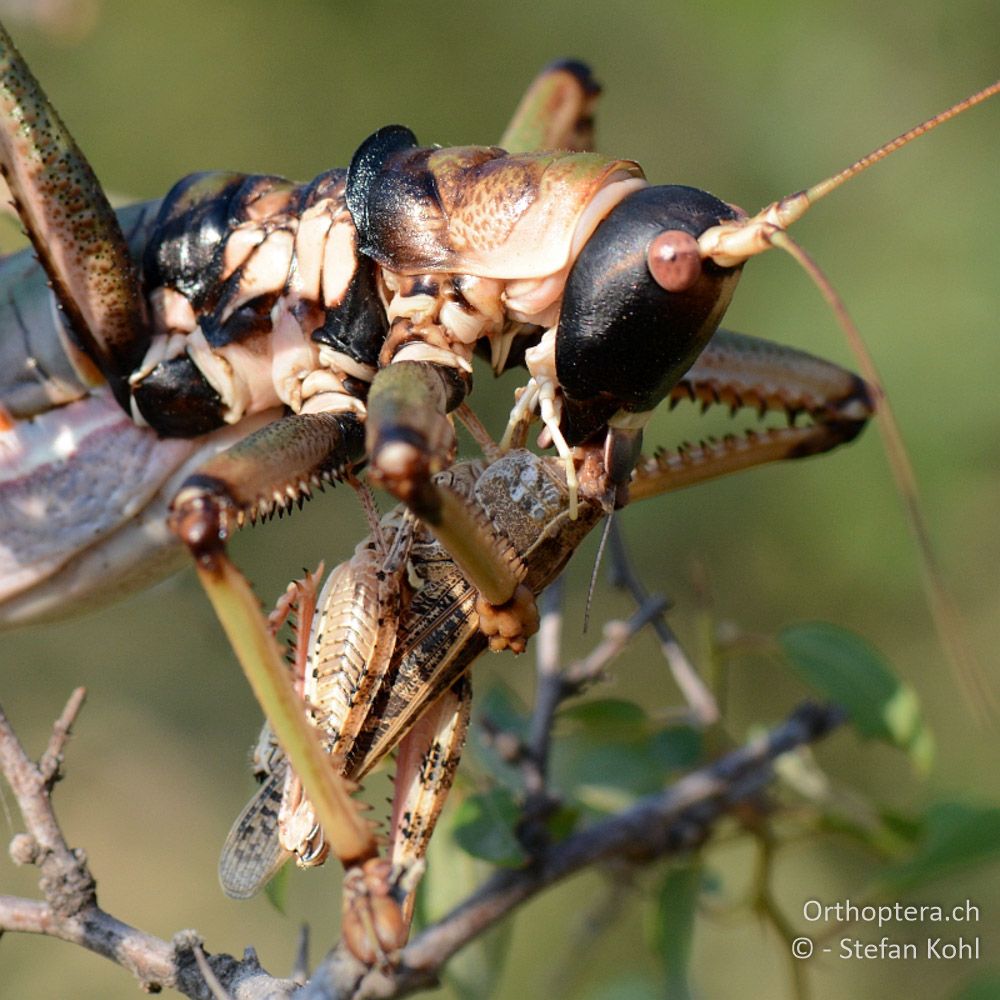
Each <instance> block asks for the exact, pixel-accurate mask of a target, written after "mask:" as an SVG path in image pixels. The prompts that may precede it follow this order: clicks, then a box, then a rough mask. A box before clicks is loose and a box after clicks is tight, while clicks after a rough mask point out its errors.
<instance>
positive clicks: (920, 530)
mask: <svg viewBox="0 0 1000 1000" xmlns="http://www.w3.org/2000/svg"><path fill="white" fill-rule="evenodd" d="M997 93H1000V80H998V81H996V82H995V83H992V84H990V85H989V86H988V87H984V88H983V89H982V90H980V91H977V92H976V93H975V94H972V95H971V96H970V97H967V98H965V100H962V101H959V102H958V103H957V104H953V105H952V106H951V107H950V108H948V109H947V110H946V111H942V112H941V113H940V114H937V115H934V116H933V117H932V118H928V119H927V120H926V121H924V122H921V123H920V124H919V125H915V126H914V127H913V128H911V129H908V130H907V131H906V132H903V133H902V134H901V135H899V136H897V137H896V138H895V139H892V140H890V141H889V142H887V143H885V144H884V145H882V146H879V147H878V148H877V149H875V150H873V151H872V152H870V153H868V154H867V155H866V156H862V157H861V159H859V160H856V161H855V162H854V163H852V164H851V165H850V166H849V167H846V168H845V169H844V170H841V171H840V172H839V173H836V174H833V175H832V176H831V177H827V178H826V179H824V180H822V181H820V182H819V183H817V184H814V185H812V187H809V188H806V189H805V190H804V191H799V192H797V193H796V194H792V195H788V196H787V197H785V198H782V199H781V200H780V201H776V202H773V203H772V204H770V205H768V206H767V207H766V208H764V209H762V210H761V211H760V212H758V213H757V214H756V215H755V216H752V217H751V218H749V219H744V220H742V221H735V222H729V223H724V224H722V225H719V226H714V227H712V228H711V229H709V230H706V232H705V233H703V234H702V236H701V238H700V239H699V241H698V244H699V248H700V250H701V253H702V256H703V257H710V258H711V259H712V260H714V261H715V262H716V263H717V264H720V265H722V266H725V267H732V266H735V265H736V264H740V263H743V262H744V261H746V260H748V259H749V258H750V257H753V256H756V255H757V254H760V253H763V252H764V251H765V250H768V249H770V248H771V247H777V248H779V249H781V250H784V251H785V252H786V253H788V254H790V255H791V256H792V257H793V258H794V259H795V260H796V261H797V262H798V263H799V264H800V265H801V267H802V268H803V269H804V270H805V271H806V273H807V274H808V275H809V276H810V278H812V280H813V282H814V283H815V284H816V286H817V287H818V288H819V290H820V293H821V294H822V295H823V297H824V299H826V301H827V303H828V304H829V305H830V307H831V309H832V310H833V312H834V315H835V316H836V317H837V322H838V323H839V324H840V327H841V329H842V330H843V331H844V334H845V336H846V338H847V342H848V345H849V347H850V349H851V352H852V354H853V355H854V358H855V360H856V362H857V364H858V366H859V368H860V369H861V374H862V375H863V376H864V378H865V379H866V380H867V381H868V382H869V384H870V385H871V388H872V392H873V394H874V397H875V402H876V409H877V410H878V411H879V420H878V421H877V424H878V427H879V431H880V433H881V435H882V442H883V447H884V449H885V452H886V456H887V459H888V462H889V467H890V470H891V472H892V476H893V480H894V481H895V484H896V490H897V492H898V493H899V496H900V499H901V501H902V504H903V507H904V510H905V514H906V521H907V524H908V526H909V528H910V532H911V534H912V535H913V537H914V540H915V542H916V545H917V550H918V552H919V555H920V566H921V576H922V578H923V583H924V589H925V593H926V595H927V602H928V605H929V606H930V610H931V616H932V617H933V619H934V625H935V628H936V630H937V633H938V636H939V638H940V642H941V645H942V647H943V649H944V653H945V656H946V658H947V660H948V663H949V666H950V667H951V670H952V672H953V674H954V675H955V679H956V682H957V684H958V686H959V688H960V689H961V690H962V693H963V696H964V697H965V699H966V702H967V703H968V704H969V705H970V707H971V708H972V711H973V714H974V715H975V716H976V717H977V718H978V719H979V720H980V721H981V722H985V721H988V720H989V719H990V718H995V717H997V715H1000V699H998V696H997V693H996V691H995V690H994V689H993V686H992V684H991V682H990V679H989V677H988V676H987V674H986V672H985V671H984V670H983V667H982V665H981V664H980V663H979V661H978V660H977V659H976V658H975V657H974V656H973V655H972V652H971V650H969V648H968V647H967V645H966V643H965V641H964V639H963V629H962V624H961V616H960V615H959V613H958V608H957V607H956V605H955V602H954V601H953V599H952V597H951V595H950V593H949V592H948V590H947V588H946V586H945V584H944V578H943V575H942V573H941V571H940V569H939V564H938V560H937V557H936V555H935V553H934V548H933V545H932V544H931V539H930V533H929V531H928V530H927V525H926V522H925V520H924V517H923V514H922V508H921V505H920V498H919V492H918V489H917V481H916V476H915V475H914V472H913V464H912V462H911V461H910V457H909V454H908V453H907V451H906V446H905V445H904V443H903V438H902V435H901V433H900V430H899V424H898V422H897V421H896V418H895V415H894V414H893V411H892V408H891V406H890V405H889V401H888V398H887V397H886V394H885V391H884V389H883V388H882V381H881V379H880V378H879V374H878V370H877V369H876V367H875V362H874V361H873V359H872V356H871V353H870V352H869V350H868V348H867V346H866V344H865V342H864V340H863V338H862V336H861V333H860V331H859V330H858V328H857V326H856V325H855V324H854V321H853V320H852V319H851V317H850V315H849V314H848V312H847V308H846V306H845V305H844V303H843V300H842V299H841V298H840V296H839V295H838V294H837V292H836V291H835V290H834V288H833V286H832V284H831V283H830V281H829V279H828V278H827V277H826V275H825V274H824V273H823V272H822V270H821V269H820V268H819V265H818V264H817V263H816V262H815V261H814V260H813V259H812V257H810V256H809V254H808V253H807V252H806V251H805V250H804V249H803V248H802V247H801V246H799V244H798V243H796V242H795V240H793V239H792V238H791V237H790V236H789V235H788V233H787V231H786V229H787V227H788V226H789V225H791V224H792V223H793V222H796V221H797V220H798V219H800V218H802V216H803V215H805V213H806V212H807V211H808V209H809V208H810V207H811V206H812V205H814V204H815V203H816V202H817V201H819V200H820V199H821V198H824V197H826V195H828V194H829V193H830V192H831V191H834V190H836V189H837V188H838V187H840V186H841V185H842V184H843V183H845V182H846V181H848V180H850V179H851V178H852V177H856V176H857V175H858V174H860V173H861V172H862V171H864V170H867V169H868V168H869V167H870V166H873V165H874V164H876V163H878V162H879V161H880V160H883V159H885V157H887V156H888V155H889V154H890V153H894V152H895V151H896V150H897V149H900V148H901V147H903V146H905V145H906V144H907V143H909V142H912V141H913V140H914V139H916V138H918V137H919V136H921V135H923V134H924V133H926V132H929V131H931V129H934V128H937V126H938V125H943V124H944V123H945V122H946V121H949V120H950V119H952V118H954V117H955V116H956V115H959V114H961V113H962V112H963V111H967V110H968V109H969V108H972V107H975V106H976V105H977V104H981V103H982V102H983V101H985V100H987V99H988V98H990V97H993V96H994V95H995V94H997Z"/></svg>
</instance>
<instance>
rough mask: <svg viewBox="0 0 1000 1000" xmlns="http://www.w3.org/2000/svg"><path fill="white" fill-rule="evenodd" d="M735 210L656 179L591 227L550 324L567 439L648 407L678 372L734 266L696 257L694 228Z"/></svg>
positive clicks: (721, 300)
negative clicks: (555, 325)
mask: <svg viewBox="0 0 1000 1000" xmlns="http://www.w3.org/2000/svg"><path fill="white" fill-rule="evenodd" d="M739 218H742V215H741V213H740V212H739V211H738V210H737V209H734V208H733V207H732V206H730V205H727V204H726V203H725V202H723V201H720V200H719V199H718V198H716V197H715V196H714V195H710V194H708V193H706V192H705V191H699V190H698V189H697V188H690V187H682V186H680V185H664V186H660V187H647V188H641V189H640V190H638V191H635V192H633V193H632V194H630V195H628V196H627V197H626V198H624V199H623V200H622V201H621V202H619V204H618V205H616V206H615V207H614V208H613V209H612V210H611V212H610V213H608V216H607V218H605V219H604V220H603V221H602V222H601V224H600V225H599V226H598V227H597V228H596V229H595V230H594V232H593V234H592V235H591V237H590V239H589V240H588V241H587V243H586V244H585V246H584V247H583V248H582V249H581V250H580V252H579V254H578V255H577V258H576V260H575V261H574V263H573V266H572V268H571V269H570V273H569V276H568V277H567V279H566V289H565V292H564V294H563V303H562V310H561V312H560V316H559V329H558V331H557V333H556V376H557V378H558V380H559V385H560V387H561V389H562V391H563V400H564V404H565V405H564V410H563V412H564V416H565V422H564V426H563V433H564V434H566V435H567V440H570V442H571V443H579V442H580V441H582V440H584V439H585V438H586V437H587V436H588V435H589V434H591V433H593V432H594V431H595V430H599V429H600V427H601V426H602V425H603V423H604V422H606V421H607V420H608V419H609V418H610V417H611V416H612V415H613V414H615V413H617V412H618V411H619V410H627V411H631V412H636V413H644V412H646V411H648V410H652V409H653V408H655V407H656V405H657V404H658V403H659V402H660V401H661V400H662V399H663V398H664V397H665V396H666V395H667V393H669V392H670V390H671V388H673V386H674V385H675V384H676V383H677V380H678V379H679V378H680V377H681V376H682V375H683V374H684V372H685V371H687V369H688V367H689V366H690V365H691V363H692V361H694V359H695V358H696V357H697V356H698V354H699V352H700V351H701V349H702V348H703V347H704V346H705V344H706V343H707V341H708V339H709V337H711V336H712V334H713V333H714V332H715V328H716V327H717V326H718V324H719V320H720V319H722V315H723V313H724V312H725V310H726V306H727V305H728V304H729V299H730V297H731V295H732V291H733V288H734V286H735V284H736V279H737V277H738V275H739V270H740V268H739V267H735V268H723V267H720V266H719V265H718V264H716V263H715V262H714V261H712V260H704V259H702V257H701V254H700V253H699V250H698V237H699V236H701V234H702V233H703V232H705V230H706V229H709V228H710V227H712V226H717V225H719V223H721V222H728V221H731V220H734V219H739Z"/></svg>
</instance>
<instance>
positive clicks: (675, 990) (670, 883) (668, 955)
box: [652, 864, 701, 1000]
mask: <svg viewBox="0 0 1000 1000" xmlns="http://www.w3.org/2000/svg"><path fill="white" fill-rule="evenodd" d="M700 893H701V866H700V865H697V864H691V865H684V866H683V867H674V868H671V869H670V870H669V871H668V872H667V876H666V878H664V880H663V882H662V883H661V885H660V889H659V892H658V893H657V897H656V916H655V920H654V923H653V933H652V937H653V947H654V949H655V950H656V952H657V954H659V956H660V959H661V960H662V962H663V975H664V981H663V986H664V989H663V996H664V997H667V998H668V1000H689V998H690V997H691V986H690V983H689V981H688V967H689V965H690V961H691V942H692V940H693V938H694V924H695V915H696V911H697V907H698V896H699V894H700Z"/></svg>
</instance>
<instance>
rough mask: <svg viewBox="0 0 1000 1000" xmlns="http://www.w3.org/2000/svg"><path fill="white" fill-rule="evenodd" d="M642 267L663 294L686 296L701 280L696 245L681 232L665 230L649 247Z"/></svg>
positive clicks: (688, 235) (678, 230)
mask: <svg viewBox="0 0 1000 1000" xmlns="http://www.w3.org/2000/svg"><path fill="white" fill-rule="evenodd" d="M646 266H647V267H648V268H649V273H650V274H651V275H652V276H653V281H655V282H656V283H657V284H658V285H659V286H660V288H662V289H663V290H664V291H665V292H686V291H687V290H688V289H689V288H690V287H691V286H692V285H693V284H694V283H695V282H696V281H697V280H698V278H699V277H701V251H700V250H699V248H698V241H697V240H696V239H695V238H694V237H693V236H692V235H691V234H690V233H685V232H684V230H682V229H668V230H666V231H665V232H662V233H660V235H659V236H657V237H655V238H654V239H653V242H652V243H650V244H649V250H648V251H647V253H646Z"/></svg>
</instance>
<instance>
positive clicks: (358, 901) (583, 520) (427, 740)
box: [219, 450, 605, 961]
mask: <svg viewBox="0 0 1000 1000" xmlns="http://www.w3.org/2000/svg"><path fill="white" fill-rule="evenodd" d="M437 484H438V486H439V487H440V488H442V489H446V490H449V491H453V492H454V494H455V495H457V496H458V497H461V498H463V499H464V500H466V501H467V502H468V503H469V505H470V507H472V508H473V509H475V510H477V511H479V512H480V514H481V517H482V519H483V521H484V523H488V524H489V525H490V528H491V531H492V532H493V535H494V538H495V539H496V544H497V547H498V548H500V549H502V550H503V551H504V553H505V555H506V556H507V558H508V560H509V562H510V563H511V564H512V565H514V566H515V567H516V569H515V574H516V575H517V577H518V578H519V580H520V582H522V583H523V584H524V585H525V586H526V587H527V589H528V590H530V591H531V593H532V594H537V593H539V592H540V591H541V590H542V589H544V588H545V587H546V586H547V585H548V584H549V583H550V582H551V581H552V580H553V579H554V578H555V576H556V575H557V574H558V573H559V572H560V571H561V569H562V568H563V566H564V565H565V564H566V562H567V560H568V559H569V557H570V556H571V555H572V553H573V552H574V551H575V549H576V547H577V546H578V545H579V543H580V542H581V541H582V539H583V538H584V537H585V536H586V534H587V533H588V532H589V531H590V530H591V528H593V526H594V525H595V524H596V523H597V522H598V520H599V519H600V518H601V516H602V515H603V514H604V513H605V507H604V505H603V504H602V503H601V502H600V501H598V500H587V501H585V502H584V503H583V504H581V506H580V510H579V513H578V516H577V517H576V518H572V519H571V518H570V517H569V492H568V489H567V486H566V481H565V475H564V473H563V470H562V466H561V463H559V462H558V461H555V460H553V459H542V458H539V457H537V456H535V455H533V454H531V453H530V452H527V451H523V450H515V451H513V452H510V453H508V454H507V455H505V456H504V457H502V458H501V459H499V460H497V461H495V462H493V463H491V464H489V465H484V463H482V462H464V463H460V464H459V465H456V466H454V467H453V468H451V469H449V470H448V471H446V472H444V473H441V474H440V475H439V476H438V477H437ZM379 535H380V537H379V538H369V539H366V540H365V541H364V542H362V543H361V544H360V545H359V546H358V547H357V549H356V550H355V554H354V556H353V557H352V559H351V560H349V561H348V562H346V563H343V564H342V565H340V566H338V567H337V568H336V569H335V570H334V571H333V572H332V573H331V574H330V576H329V577H328V579H327V581H326V583H325V585H324V586H323V588H322V591H321V592H320V593H319V596H318V597H314V594H315V578H314V577H311V578H307V579H306V580H305V581H302V582H301V583H300V584H298V585H294V590H293V591H292V593H291V595H290V596H289V597H288V598H286V601H288V602H290V603H291V604H292V605H293V606H294V608H295V612H296V614H297V616H298V630H299V638H298V642H297V644H296V647H295V654H294V656H293V664H294V665H293V668H292V671H293V674H294V682H295V686H296V690H297V692H299V693H300V694H301V696H302V698H303V702H304V708H305V712H306V715H307V717H308V718H309V721H310V723H311V725H312V726H314V727H315V728H316V729H318V730H319V732H320V734H321V738H322V741H323V745H324V749H325V750H326V752H327V753H329V754H330V756H331V759H332V760H333V761H334V762H335V765H334V766H335V767H336V768H337V770H338V771H339V773H340V774H341V775H342V776H343V778H345V779H346V780H348V781H349V782H351V783H352V785H353V784H354V783H356V782H359V781H361V780H362V779H363V778H364V777H365V776H366V775H367V774H368V773H369V772H370V771H371V770H372V769H373V768H374V767H375V766H376V765H377V764H378V763H379V762H380V761H381V760H382V759H383V758H385V757H386V756H387V755H388V754H390V753H391V752H393V751H394V750H395V751H396V752H397V757H396V776H395V789H396V791H395V796H394V800H393V808H392V819H391V833H390V838H389V849H388V852H387V854H386V857H385V859H380V858H377V857H375V856H374V855H373V856H372V857H370V858H367V859H366V860H365V861H364V862H363V863H362V864H361V865H354V866H353V867H352V868H351V869H350V870H349V872H348V875H347V876H346V879H345V900H344V917H345V919H344V935H345V938H346V940H347V941H348V943H349V944H350V946H351V948H352V950H354V951H355V952H356V953H357V954H358V956H359V957H360V958H362V959H363V960H366V961H373V960H376V959H380V958H384V956H385V955H387V954H391V953H392V951H394V950H395V949H396V948H398V947H399V946H400V945H401V944H402V943H403V942H404V941H405V938H406V930H407V927H408V924H409V919H410V915H411V913H412V900H413V890H414V889H415V886H416V881H417V879H418V877H419V873H420V871H421V868H422V859H423V856H424V854H425V852H426V849H427V844H428V842H429V839H430V836H431V834H432V832H433V830H434V826H435V824H436V822H437V818H438V816H439V814H440V811H441V808H442V806H443V803H444V799H445V796H446V795H447V793H448V790H449V789H450V787H451V783H452V780H453V778H454V774H455V769H456V768H457V766H458V761H459V756H460V753H461V747H462V744H463V742H464V739H465V732H466V727H467V724H468V716H469V708H470V703H471V698H470V696H471V688H470V684H469V681H468V676H467V675H468V668H469V667H470V665H471V664H472V662H473V660H475V659H476V657H478V656H479V654H480V653H482V652H483V651H484V650H485V649H486V648H487V646H488V645H489V644H490V640H489V638H488V637H487V636H486V635H485V634H484V632H483V631H482V629H481V628H480V616H479V613H478V611H477V601H478V597H479V595H478V592H477V590H476V589H475V588H474V587H473V586H472V585H471V584H470V583H469V582H468V580H467V579H466V577H465V575H464V574H463V573H462V571H461V569H460V568H459V567H458V565H457V564H456V562H455V560H454V559H453V558H452V557H451V556H450V554H449V553H448V551H447V550H446V549H445V548H444V547H443V546H442V545H441V543H440V542H438V541H437V540H436V538H435V537H434V536H433V534H431V532H430V531H429V530H428V529H427V528H425V527H423V526H421V525H419V523H418V522H415V521H414V519H413V518H412V517H411V516H410V515H409V514H407V513H406V512H405V511H404V509H403V508H397V509H396V510H394V511H392V512H391V513H390V514H388V515H387V516H386V517H384V518H383V519H382V521H381V524H380V526H379ZM407 552H408V555H407V556H406V558H405V561H404V559H403V558H402V556H403V555H404V554H406V553H407ZM283 615H284V609H282V610H281V612H280V613H279V615H278V618H277V619H275V621H278V620H280V618H281V617H283ZM254 769H255V772H256V774H257V777H258V779H259V780H260V781H261V786H260V788H259V789H258V791H257V792H256V794H255V795H254V797H253V798H252V799H251V800H250V802H249V803H248V804H247V806H246V807H245V808H244V810H243V811H242V813H241V814H240V816H239V817H238V818H237V820H236V822H235V823H234V825H233V828H232V830H231V831H230V834H229V837H228V838H227V840H226V843H225V846H224V847H223V851H222V857H221V859H220V863H219V875H220V881H221V882H222V886H223V889H224V890H225V891H226V892H227V894H229V895H231V896H234V897H237V898H245V897H248V896H251V895H253V894H254V893H256V892H257V891H258V890H259V889H260V888H262V887H263V885H264V884H266V882H267V881H268V880H269V879H270V878H271V876H272V875H273V874H274V873H275V872H276V871H277V869H278V868H279V867H280V866H281V865H282V864H284V863H285V862H286V861H287V860H288V859H289V858H291V857H293V856H294V857H295V858H296V860H297V862H298V863H299V864H300V865H301V866H302V867H311V866H313V865H317V864H321V863H322V862H323V861H325V860H326V857H327V855H328V853H329V844H328V843H327V841H326V840H325V838H324V836H323V831H322V829H321V827H320V825H319V824H318V822H317V820H316V817H315V814H314V812H313V810H312V806H311V804H310V802H309V800H308V797H307V796H306V795H305V794H304V792H303V790H302V786H301V783H300V782H299V780H298V778H297V776H296V775H295V774H294V772H293V771H292V770H291V768H290V767H289V764H288V761H287V759H286V758H285V756H284V754H283V752H282V751H281V749H280V747H279V746H278V744H277V741H276V740H275V738H274V736H273V734H272V732H271V729H270V726H269V725H268V724H265V726H264V729H263V731H262V733H261V736H260V739H259V740H258V743H257V746H256V749H255V753H254ZM373 846H374V845H373ZM371 929H374V933H372V932H371Z"/></svg>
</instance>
